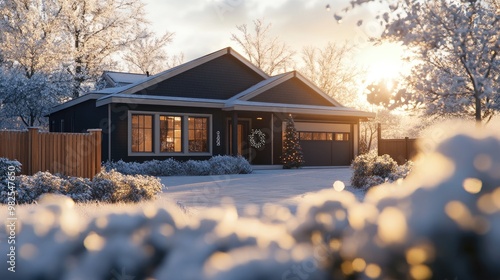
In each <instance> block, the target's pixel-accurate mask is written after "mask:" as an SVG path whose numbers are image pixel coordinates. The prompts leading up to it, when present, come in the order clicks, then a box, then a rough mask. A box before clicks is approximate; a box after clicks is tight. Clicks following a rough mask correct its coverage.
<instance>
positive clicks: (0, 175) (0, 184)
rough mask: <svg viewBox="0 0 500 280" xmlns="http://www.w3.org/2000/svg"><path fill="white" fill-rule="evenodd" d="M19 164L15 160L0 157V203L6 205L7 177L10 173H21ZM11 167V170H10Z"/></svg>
mask: <svg viewBox="0 0 500 280" xmlns="http://www.w3.org/2000/svg"><path fill="white" fill-rule="evenodd" d="M21 166H22V165H21V163H20V162H19V161H17V160H10V159H8V158H2V157H0V203H7V202H8V201H7V200H8V198H7V197H8V193H9V192H10V190H9V184H8V183H7V181H8V175H9V173H10V172H15V173H16V175H17V174H19V173H20V172H21ZM12 167H13V168H12Z"/></svg>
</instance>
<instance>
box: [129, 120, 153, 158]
mask: <svg viewBox="0 0 500 280" xmlns="http://www.w3.org/2000/svg"><path fill="white" fill-rule="evenodd" d="M132 152H135V153H151V152H153V116H152V115H132Z"/></svg>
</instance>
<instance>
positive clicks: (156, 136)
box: [127, 111, 213, 156]
mask: <svg viewBox="0 0 500 280" xmlns="http://www.w3.org/2000/svg"><path fill="white" fill-rule="evenodd" d="M132 115H150V116H153V152H152V153H140V152H132ZM160 116H180V117H182V152H160ZM189 117H204V118H208V152H189V122H188V118H189ZM127 119H128V120H127V122H128V124H127V134H128V138H127V140H128V141H127V146H128V147H127V149H128V155H129V156H212V154H213V147H212V144H213V143H212V142H213V141H212V138H213V137H212V134H213V125H212V115H211V114H198V113H193V114H191V113H171V112H151V111H128V118H127Z"/></svg>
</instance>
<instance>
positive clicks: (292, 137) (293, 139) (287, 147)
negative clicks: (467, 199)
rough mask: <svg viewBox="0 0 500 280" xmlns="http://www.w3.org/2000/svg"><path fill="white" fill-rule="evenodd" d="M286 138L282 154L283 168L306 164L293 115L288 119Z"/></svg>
mask: <svg viewBox="0 0 500 280" xmlns="http://www.w3.org/2000/svg"><path fill="white" fill-rule="evenodd" d="M284 140H285V141H284V142H283V154H282V155H281V161H282V163H283V168H285V169H290V168H293V167H296V168H299V167H301V166H302V165H304V155H303V154H302V147H301V146H300V143H299V135H298V133H297V130H296V129H295V123H294V122H293V118H292V116H290V117H289V118H287V120H286V129H285V139H284Z"/></svg>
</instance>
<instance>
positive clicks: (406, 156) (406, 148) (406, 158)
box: [405, 137, 410, 161]
mask: <svg viewBox="0 0 500 280" xmlns="http://www.w3.org/2000/svg"><path fill="white" fill-rule="evenodd" d="M408 142H409V138H408V137H405V160H406V161H408V160H410V158H409V157H410V155H409V153H410V152H409V148H410V147H408Z"/></svg>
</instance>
